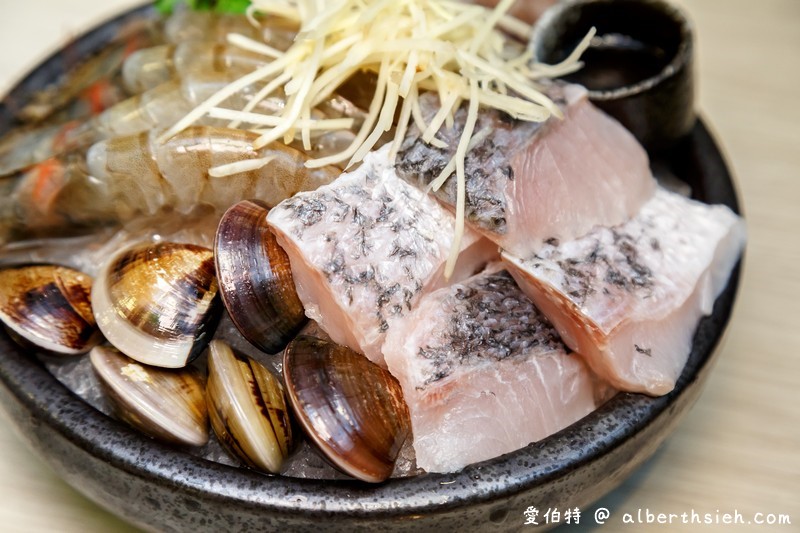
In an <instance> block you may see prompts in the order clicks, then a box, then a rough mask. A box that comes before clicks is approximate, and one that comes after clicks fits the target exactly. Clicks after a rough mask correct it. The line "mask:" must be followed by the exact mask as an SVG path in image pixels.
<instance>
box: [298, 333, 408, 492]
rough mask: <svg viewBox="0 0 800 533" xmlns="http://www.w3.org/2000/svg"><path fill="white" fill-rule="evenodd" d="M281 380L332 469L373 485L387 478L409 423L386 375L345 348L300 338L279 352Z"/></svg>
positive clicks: (396, 388) (400, 393)
mask: <svg viewBox="0 0 800 533" xmlns="http://www.w3.org/2000/svg"><path fill="white" fill-rule="evenodd" d="M283 376H284V381H285V382H286V392H287V394H288V396H289V402H290V404H291V406H292V410H293V411H294V413H295V415H296V417H297V419H298V420H299V421H300V425H301V426H302V428H303V430H304V431H305V433H306V434H307V435H308V436H309V437H310V438H311V439H312V441H313V442H314V443H315V444H316V445H317V447H318V448H319V449H320V451H322V453H324V454H325V456H326V457H327V458H328V459H329V460H330V461H331V462H332V463H333V464H334V465H335V466H336V467H338V468H339V469H341V470H342V471H343V472H345V473H347V474H349V475H351V476H353V477H355V478H358V479H361V480H363V481H369V482H373V483H376V482H380V481H384V480H385V479H387V478H388V477H389V476H390V475H391V474H392V471H393V469H394V464H395V462H396V461H397V457H398V455H399V453H400V448H401V446H402V445H403V442H404V441H405V439H406V438H407V437H408V435H409V434H410V433H411V421H410V418H409V413H408V407H407V406H406V404H405V401H404V400H403V391H402V389H401V387H400V384H399V383H398V381H397V380H396V379H395V378H394V377H393V376H392V375H391V374H389V372H388V371H387V370H385V369H383V368H381V367H379V366H378V365H376V364H374V363H373V362H371V361H369V360H368V359H367V358H366V357H364V356H363V355H361V354H358V353H356V352H354V351H352V350H350V349H349V348H346V347H344V346H340V345H337V344H334V343H333V342H330V341H325V340H321V339H316V338H313V337H308V336H304V335H301V336H298V337H297V338H296V339H294V340H293V341H292V342H290V343H289V345H288V346H287V347H286V350H285V351H284V359H283Z"/></svg>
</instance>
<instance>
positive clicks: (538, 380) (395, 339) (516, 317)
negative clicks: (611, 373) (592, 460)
mask: <svg viewBox="0 0 800 533" xmlns="http://www.w3.org/2000/svg"><path fill="white" fill-rule="evenodd" d="M384 352H385V355H386V363H387V365H388V367H389V371H390V372H391V373H392V374H393V375H394V376H395V377H396V378H397V379H398V381H399V382H400V384H401V385H402V387H403V395H404V397H405V399H406V403H407V404H408V407H409V411H410V413H411V425H412V432H413V434H414V450H415V452H416V458H417V465H418V466H419V467H421V468H423V469H425V470H426V471H428V472H453V471H456V470H459V469H461V468H463V467H464V466H466V465H468V464H471V463H475V462H478V461H483V460H486V459H491V458H493V457H497V456H499V455H502V454H504V453H508V452H511V451H514V450H517V449H519V448H522V447H524V446H526V445H527V444H529V443H531V442H534V441H537V440H540V439H542V438H544V437H546V436H548V435H550V434H552V433H555V432H556V431H559V430H560V429H562V428H564V427H566V426H568V425H570V424H571V423H573V422H575V421H577V420H579V419H581V418H583V417H584V416H585V415H587V414H588V413H590V412H592V411H594V410H595V409H596V408H597V407H598V406H599V405H600V404H601V403H602V402H603V401H605V400H606V399H607V398H608V397H610V394H611V393H612V392H613V391H611V389H610V388H609V387H607V386H606V385H604V384H602V383H601V382H599V380H597V379H596V378H595V376H594V375H593V374H592V372H591V371H590V370H589V369H588V367H587V366H586V365H585V364H584V362H583V361H582V359H581V358H580V357H579V356H578V355H577V354H575V353H571V351H570V350H569V349H568V348H567V347H566V346H565V345H564V344H563V343H562V342H561V339H560V338H559V337H558V333H557V332H556V330H555V328H553V326H552V325H551V324H550V322H548V321H547V319H546V318H544V316H543V315H542V314H541V313H540V312H539V311H538V310H537V309H536V307H534V305H533V303H532V302H531V301H530V299H528V297H527V296H525V294H524V293H523V292H522V291H521V290H520V288H519V287H518V286H517V284H516V283H515V282H514V279H513V278H512V277H511V276H510V275H509V273H508V272H507V271H506V270H504V266H503V264H502V263H497V264H495V265H493V266H492V267H491V268H489V269H487V270H486V271H485V272H482V273H481V274H478V275H476V276H474V277H472V278H469V279H468V280H466V281H463V282H461V283H458V284H454V285H452V286H450V287H444V288H442V289H439V290H437V291H435V292H433V293H431V294H429V295H427V296H425V297H424V298H423V299H422V301H421V302H420V303H419V305H418V306H417V307H416V308H415V309H414V310H413V311H412V313H411V316H410V317H409V320H406V321H404V322H403V323H402V324H401V325H400V326H399V327H397V328H394V329H392V330H391V331H390V332H389V335H388V337H387V339H386V343H385V345H384Z"/></svg>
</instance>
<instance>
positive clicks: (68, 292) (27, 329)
mask: <svg viewBox="0 0 800 533" xmlns="http://www.w3.org/2000/svg"><path fill="white" fill-rule="evenodd" d="M91 291H92V279H91V278H90V277H89V276H88V275H86V274H84V273H82V272H79V271H77V270H73V269H71V268H67V267H63V266H57V265H26V266H20V267H9V268H5V269H3V270H1V271H0V320H2V321H3V324H4V325H5V327H6V329H7V331H8V332H9V334H10V335H11V337H12V338H14V339H15V340H16V341H17V342H18V343H20V344H22V345H23V346H33V347H35V348H38V349H41V350H45V351H47V352H51V353H54V354H61V355H76V354H81V353H84V352H87V351H89V350H90V349H91V348H92V346H94V345H96V344H97V343H98V342H100V340H101V339H102V336H101V335H100V332H99V330H98V329H97V324H96V323H95V320H94V316H93V315H92V305H91V297H90V295H91Z"/></svg>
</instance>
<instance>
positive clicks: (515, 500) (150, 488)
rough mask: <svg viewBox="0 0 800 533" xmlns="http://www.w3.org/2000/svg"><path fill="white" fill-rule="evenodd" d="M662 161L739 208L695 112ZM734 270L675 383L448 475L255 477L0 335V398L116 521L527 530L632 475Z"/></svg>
mask: <svg viewBox="0 0 800 533" xmlns="http://www.w3.org/2000/svg"><path fill="white" fill-rule="evenodd" d="M148 17H154V13H153V11H152V10H150V9H145V8H143V9H138V10H135V11H133V12H131V13H128V14H126V15H123V16H122V17H120V18H118V19H115V20H113V21H110V22H108V23H106V24H104V25H103V26H101V27H99V28H98V29H96V30H94V31H92V32H90V33H88V34H87V35H84V36H83V37H81V38H80V39H78V40H77V42H76V43H75V44H74V45H73V46H71V47H70V50H69V54H68V55H69V58H70V59H73V58H75V57H76V56H75V54H76V53H78V54H80V55H79V56H78V57H81V55H82V56H84V57H85V56H88V55H90V54H92V53H93V52H94V51H96V50H99V49H100V48H101V47H103V46H104V45H105V44H106V43H108V42H109V41H110V40H111V39H112V38H113V37H114V36H115V34H116V33H117V32H118V30H119V29H120V28H121V27H122V25H123V24H126V23H128V22H130V21H131V20H133V19H141V18H148ZM65 60H66V55H65V53H63V52H62V53H59V54H56V55H54V56H53V57H51V58H50V59H49V60H47V61H46V62H45V63H43V64H42V65H40V66H39V67H38V68H37V69H36V70H34V71H33V73H32V74H31V75H30V76H28V77H27V78H26V79H25V80H24V81H22V82H21V83H20V84H19V86H17V87H16V88H15V89H14V90H13V91H12V92H11V93H10V94H9V95H8V96H7V97H6V99H5V100H4V102H3V103H2V104H0V133H5V132H7V131H8V130H9V129H10V128H11V127H13V126H14V124H15V123H14V118H13V113H14V110H15V109H18V108H19V105H20V104H22V103H24V102H25V101H26V99H27V98H29V96H30V94H31V93H32V92H33V91H35V90H38V89H41V88H43V87H44V86H46V85H47V84H49V83H51V82H53V81H54V80H56V79H57V78H58V76H59V75H60V74H61V73H62V70H63V68H64V64H65V63H64V62H65ZM661 164H662V165H664V166H665V167H668V169H669V170H670V171H671V172H672V173H673V174H675V175H676V176H678V177H679V178H680V179H682V180H684V181H686V182H687V183H688V184H689V185H691V187H692V190H693V191H694V195H695V196H696V197H697V198H699V199H702V200H705V201H707V202H713V203H722V204H726V205H728V206H730V207H731V208H733V209H734V210H737V211H738V204H737V198H736V194H735V191H734V187H733V184H732V182H731V177H730V175H729V173H728V170H727V168H726V165H725V162H724V160H723V158H722V156H721V155H720V152H719V151H718V149H717V147H716V145H715V143H714V141H713V139H712V138H711V137H710V136H709V133H708V131H707V130H706V128H705V126H704V125H703V124H702V123H701V122H698V123H697V124H696V125H695V126H694V128H693V129H692V130H691V132H690V133H689V134H688V135H687V136H686V137H684V138H683V139H682V140H681V141H680V142H679V143H678V145H677V146H676V147H675V148H674V149H673V150H672V151H671V152H670V153H669V154H668V155H667V156H665V157H664V158H662V159H661ZM738 280H739V269H738V267H737V269H736V270H735V271H734V273H733V275H732V277H731V279H730V282H729V283H728V286H727V288H726V289H725V291H724V292H723V293H722V295H721V296H720V297H719V299H718V301H717V302H716V305H715V307H714V312H713V315H711V316H709V317H707V318H705V319H703V320H702V322H701V323H700V325H699V327H698V329H697V333H696V335H695V338H694V347H693V350H692V353H691V356H690V358H689V362H688V364H687V365H686V368H685V370H684V372H683V374H682V376H681V377H680V379H679V381H678V384H677V386H676V387H675V390H674V391H672V392H671V393H670V394H668V395H666V396H663V397H660V398H650V397H646V396H641V395H636V394H620V395H618V396H616V397H615V398H613V399H612V400H611V401H609V402H608V403H607V404H606V405H604V406H603V407H602V408H600V409H599V410H597V411H596V412H594V413H592V414H590V415H589V416H587V417H586V418H584V419H583V420H581V421H579V422H577V423H575V424H573V425H572V426H570V427H568V428H566V429H565V430H563V431H561V432H559V433H557V434H555V435H552V436H551V437H548V438H546V439H544V440H542V441H540V442H537V443H534V444H531V445H529V446H527V447H525V448H523V449H521V450H518V451H516V452H513V453H510V454H507V455H505V456H502V457H499V458H496V459H493V460H490V461H485V462H482V463H478V464H474V465H471V466H469V467H467V468H465V469H464V470H463V471H461V472H458V473H455V474H448V475H439V474H435V475H434V474H426V475H420V476H417V477H413V478H405V479H392V480H390V481H387V482H385V483H382V484H379V485H369V484H366V483H361V482H356V481H313V480H305V479H294V478H286V477H275V476H266V475H261V474H258V473H255V472H252V471H249V470H244V469H237V468H233V467H228V466H225V465H222V464H217V463H212V462H209V461H206V460H203V459H198V458H196V457H194V456H192V455H188V454H187V453H184V452H183V451H180V450H177V449H175V448H172V447H169V446H167V445H163V444H160V443H158V442H155V441H153V440H150V439H148V438H147V437H144V436H142V435H140V434H138V433H136V432H134V431H132V430H130V429H129V428H128V427H126V426H124V425H123V424H121V423H119V422H117V421H116V420H113V419H111V418H109V417H108V416H106V415H104V414H102V413H101V412H99V411H97V410H95V409H94V408H92V407H90V406H89V405H88V404H86V403H85V402H83V401H82V400H81V399H80V398H78V397H77V396H76V395H75V394H73V393H72V392H70V391H69V390H68V389H67V388H65V387H64V386H63V385H61V384H60V382H59V381H57V380H56V379H55V378H54V377H53V376H52V375H51V374H50V373H49V372H48V371H47V370H46V368H45V367H44V365H43V364H41V363H40V362H39V360H38V359H37V358H35V357H33V356H32V354H30V353H26V352H25V351H24V350H22V349H20V348H19V347H18V346H17V345H16V344H14V343H13V342H12V341H11V340H10V339H9V338H8V337H7V336H5V335H0V403H2V405H3V407H4V408H5V410H6V412H7V413H8V414H9V415H10V419H11V420H12V421H13V422H14V423H15V424H16V426H17V427H18V429H19V432H20V433H21V434H22V435H23V436H24V438H25V439H26V440H27V442H28V443H29V445H30V447H31V448H32V449H34V450H36V452H38V454H39V455H41V456H42V457H43V458H44V459H45V460H46V461H47V462H48V463H49V464H50V465H51V466H52V467H53V468H54V469H55V470H56V471H57V472H58V473H59V474H60V475H61V476H62V477H63V478H64V479H65V480H66V481H67V482H68V483H70V484H71V485H73V486H74V487H75V488H76V489H78V490H79V491H81V492H83V493H84V494H86V495H87V496H88V497H89V498H91V499H93V500H94V501H96V502H97V503H99V504H100V505H101V506H103V507H106V508H107V509H109V510H111V511H112V512H114V513H116V514H117V515H119V516H120V517H122V518H124V519H125V520H128V521H130V522H131V523H133V524H136V525H138V526H141V527H144V528H148V529H158V530H162V531H192V532H200V531H260V530H278V529H279V528H281V529H283V528H288V529H290V530H293V531H294V530H308V531H318V530H319V528H320V527H321V526H324V527H325V529H326V530H328V529H330V530H342V531H356V530H363V531H374V530H378V529H382V530H388V529H391V530H398V531H400V530H409V531H411V530H413V531H420V530H428V529H430V530H434V529H435V530H441V531H453V530H458V529H460V528H469V529H468V530H470V531H479V530H486V529H488V528H490V527H491V528H494V529H498V530H500V529H502V530H516V529H523V528H525V529H526V530H527V528H529V527H532V526H524V522H525V517H524V514H523V513H524V511H525V509H526V508H527V507H528V506H536V507H538V508H540V509H541V508H546V507H561V508H567V507H569V508H572V507H583V506H586V505H588V504H589V503H590V502H592V501H594V500H596V499H598V498H599V497H601V496H602V495H604V494H606V493H607V492H608V491H610V490H611V489H613V488H614V487H615V486H617V485H618V484H620V483H621V482H622V481H623V480H624V479H625V477H626V476H628V475H629V474H630V473H631V472H633V471H634V470H635V469H636V468H637V467H638V466H639V465H641V464H642V462H644V461H645V460H646V459H647V458H648V457H649V456H650V455H652V454H653V452H655V450H656V448H657V447H658V446H659V444H660V443H661V442H662V441H663V440H664V439H665V438H666V437H667V436H668V435H669V434H670V432H671V431H672V430H673V429H674V428H675V426H676V425H677V424H678V422H679V421H680V419H681V418H682V417H683V415H684V414H685V413H686V412H687V411H688V410H689V408H690V407H691V406H692V404H693V403H694V402H695V400H696V399H697V397H698V395H699V394H700V391H701V389H702V387H703V384H704V383H705V381H706V379H707V378H708V375H709V372H710V371H711V368H712V366H713V362H714V359H715V357H716V356H717V354H718V347H719V343H720V340H721V338H722V335H723V332H724V330H725V327H726V324H727V323H728V319H729V316H730V313H731V308H732V305H733V301H734V297H735V294H736V289H737V284H738Z"/></svg>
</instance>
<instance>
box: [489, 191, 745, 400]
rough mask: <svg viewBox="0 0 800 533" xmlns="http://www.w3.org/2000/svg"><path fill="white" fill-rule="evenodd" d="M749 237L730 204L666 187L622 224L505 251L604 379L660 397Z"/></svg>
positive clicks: (518, 275) (522, 281)
mask: <svg viewBox="0 0 800 533" xmlns="http://www.w3.org/2000/svg"><path fill="white" fill-rule="evenodd" d="M744 242H745V226H744V221H743V219H741V218H740V217H739V216H737V215H736V214H734V213H733V212H732V211H731V210H730V209H728V208H727V207H725V206H709V205H706V204H703V203H700V202H697V201H694V200H690V199H687V198H684V197H682V196H680V195H678V194H675V193H671V192H668V191H666V190H664V189H659V190H658V191H657V192H656V194H655V196H654V197H653V199H652V200H650V201H649V202H648V203H647V204H645V206H644V207H643V208H642V211H641V212H640V213H639V214H638V215H637V216H636V217H634V218H633V219H632V220H630V221H629V222H627V223H625V224H623V225H620V226H617V227H613V228H605V227H601V228H595V230H593V231H592V232H591V233H590V234H588V235H586V236H584V237H582V238H580V239H576V240H574V241H568V242H561V243H556V242H553V243H552V244H549V245H546V246H545V247H544V248H542V249H541V250H540V251H539V252H538V253H536V254H532V255H529V256H527V257H525V258H522V259H521V258H518V257H514V256H513V255H512V254H510V253H503V259H504V260H505V262H506V264H507V265H508V268H509V271H510V272H511V274H512V275H513V276H514V278H515V279H516V280H517V282H518V283H519V285H520V287H522V289H523V290H524V291H525V293H526V294H527V295H528V296H529V297H530V298H531V299H532V300H533V301H534V302H535V303H536V305H537V306H538V307H539V308H540V309H541V310H542V312H543V313H544V314H545V315H546V316H547V317H548V318H549V319H550V320H551V321H552V322H553V323H554V324H555V326H556V328H557V329H558V331H559V334H560V335H561V337H562V338H563V339H564V342H565V343H566V344H567V345H569V346H570V347H571V348H572V349H574V350H576V351H578V352H580V353H581V355H583V356H584V357H585V358H586V359H587V361H588V363H589V365H590V366H591V367H592V369H593V370H594V371H595V372H597V374H598V375H600V376H601V378H603V379H605V380H607V381H608V382H610V383H611V384H612V385H613V386H615V387H617V388H619V389H620V390H624V391H628V392H642V393H646V394H650V395H654V396H657V395H662V394H666V393H668V392H669V391H671V390H672V389H673V388H674V386H675V382H676V381H677V378H678V377H679V376H680V373H681V371H682V370H683V367H684V365H685V364H686V361H687V359H688V357H689V353H690V352H691V346H692V337H693V335H694V330H695V328H696V326H697V323H698V321H699V320H700V318H701V317H702V316H703V315H708V314H710V313H711V311H712V309H713V305H714V301H715V299H716V297H717V296H718V295H719V293H720V292H722V290H723V289H724V288H725V286H726V284H727V280H728V278H729V276H730V273H731V270H732V269H733V267H734V266H735V264H736V262H737V261H738V259H739V257H740V254H741V252H742V249H743V247H744Z"/></svg>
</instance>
